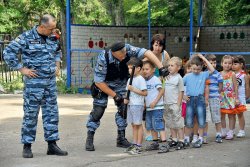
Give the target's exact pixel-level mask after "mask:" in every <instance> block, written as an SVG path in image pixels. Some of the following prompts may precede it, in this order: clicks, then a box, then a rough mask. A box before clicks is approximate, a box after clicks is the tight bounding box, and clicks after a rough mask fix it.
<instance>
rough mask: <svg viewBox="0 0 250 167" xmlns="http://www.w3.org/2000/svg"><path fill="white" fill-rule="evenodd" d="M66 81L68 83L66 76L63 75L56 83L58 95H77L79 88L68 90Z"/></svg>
mask: <svg viewBox="0 0 250 167" xmlns="http://www.w3.org/2000/svg"><path fill="white" fill-rule="evenodd" d="M66 81H67V77H66V75H62V76H61V77H59V79H58V80H57V82H56V84H57V91H58V93H61V94H76V93H78V88H76V87H70V88H67V84H66Z"/></svg>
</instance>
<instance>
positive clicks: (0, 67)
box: [0, 41, 21, 83]
mask: <svg viewBox="0 0 250 167" xmlns="http://www.w3.org/2000/svg"><path fill="white" fill-rule="evenodd" d="M8 44H9V41H0V73H1V75H0V82H3V83H8V82H12V81H13V80H15V79H16V78H17V77H19V76H20V75H21V73H20V72H19V71H14V70H12V69H10V68H9V67H8V66H7V64H6V63H5V62H4V59H3V50H4V48H5V47H6V46H7V45H8Z"/></svg>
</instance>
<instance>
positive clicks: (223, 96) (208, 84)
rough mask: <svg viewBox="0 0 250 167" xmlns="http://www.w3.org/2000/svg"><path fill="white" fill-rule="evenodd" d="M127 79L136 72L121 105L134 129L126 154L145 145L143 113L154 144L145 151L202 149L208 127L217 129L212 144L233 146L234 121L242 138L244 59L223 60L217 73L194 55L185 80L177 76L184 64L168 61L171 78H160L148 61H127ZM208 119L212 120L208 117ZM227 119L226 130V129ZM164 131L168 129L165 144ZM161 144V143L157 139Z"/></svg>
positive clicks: (212, 61)
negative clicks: (125, 106)
mask: <svg viewBox="0 0 250 167" xmlns="http://www.w3.org/2000/svg"><path fill="white" fill-rule="evenodd" d="M127 65H128V69H129V73H130V74H131V73H132V68H133V66H135V71H134V77H133V82H132V85H129V81H128V84H127V90H130V92H131V94H130V97H129V99H126V100H125V101H124V102H125V104H128V110H127V123H128V124H131V125H132V129H133V144H132V145H131V146H130V147H129V148H127V149H126V152H128V153H129V154H132V155H134V154H140V153H141V152H142V150H143V149H142V141H143V126H142V121H143V111H144V110H146V119H145V120H146V129H147V130H148V131H151V134H152V142H151V144H150V145H148V146H146V148H145V150H147V151H150V150H158V153H166V152H169V149H170V148H175V149H176V150H181V149H184V148H187V147H189V146H190V145H191V146H193V147H195V148H200V147H201V146H202V144H204V143H207V130H208V121H209V119H210V117H211V120H212V122H213V123H214V124H215V129H216V135H215V141H216V142H217V143H222V138H225V139H227V140H232V139H233V138H234V129H235V122H236V115H237V116H238V119H239V127H240V131H239V133H238V134H237V137H244V136H245V131H244V128H245V127H244V126H245V120H244V115H243V112H244V111H246V110H247V109H246V98H249V96H250V95H249V93H250V89H249V78H248V76H247V75H246V73H245V72H244V71H245V69H244V68H245V60H244V58H243V57H242V56H235V57H232V56H229V55H225V56H224V57H223V58H222V60H221V65H222V67H223V70H222V71H221V72H218V71H217V70H216V69H215V67H216V57H215V55H206V57H204V56H203V55H201V54H195V55H193V56H192V58H191V59H190V60H189V61H188V62H187V63H186V64H185V72H186V74H185V76H184V77H183V78H182V77H181V76H180V74H179V73H178V72H179V70H180V69H181V67H182V60H181V59H180V58H178V57H172V58H171V59H170V60H169V61H168V67H167V68H168V71H169V75H168V76H166V77H165V78H159V77H157V76H155V75H154V73H155V67H154V65H153V64H152V63H151V62H150V61H142V60H140V59H137V58H134V57H133V58H131V59H130V60H129V61H128V62H127ZM210 115H211V116H210ZM226 115H228V118H229V130H227V129H226V117H225V116H226ZM165 127H166V128H168V129H170V136H171V138H170V139H168V140H167V137H166V131H165ZM158 137H159V138H160V141H159V139H158Z"/></svg>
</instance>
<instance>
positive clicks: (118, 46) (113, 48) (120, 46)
mask: <svg viewBox="0 0 250 167" xmlns="http://www.w3.org/2000/svg"><path fill="white" fill-rule="evenodd" d="M124 47H125V43H124V42H120V41H118V42H116V43H114V44H113V45H112V46H111V47H110V49H111V51H112V52H116V51H119V50H121V49H123V48H124Z"/></svg>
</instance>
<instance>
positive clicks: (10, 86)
mask: <svg viewBox="0 0 250 167" xmlns="http://www.w3.org/2000/svg"><path fill="white" fill-rule="evenodd" d="M0 85H2V86H3V88H4V91H5V92H6V93H14V91H15V90H23V86H24V84H23V81H22V75H17V76H16V77H15V79H14V80H13V81H12V82H4V81H3V80H0Z"/></svg>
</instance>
